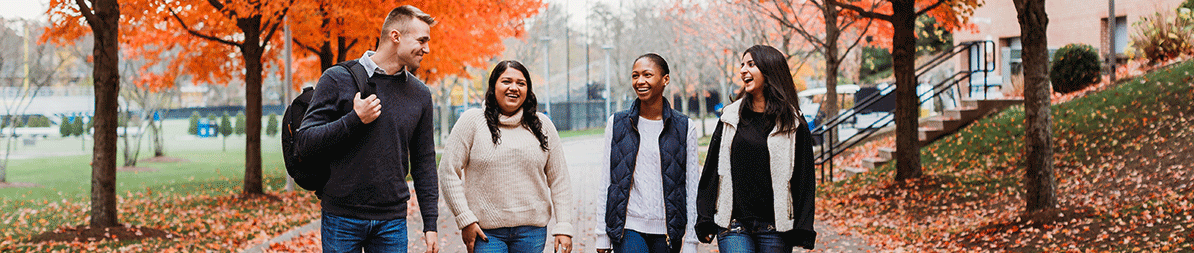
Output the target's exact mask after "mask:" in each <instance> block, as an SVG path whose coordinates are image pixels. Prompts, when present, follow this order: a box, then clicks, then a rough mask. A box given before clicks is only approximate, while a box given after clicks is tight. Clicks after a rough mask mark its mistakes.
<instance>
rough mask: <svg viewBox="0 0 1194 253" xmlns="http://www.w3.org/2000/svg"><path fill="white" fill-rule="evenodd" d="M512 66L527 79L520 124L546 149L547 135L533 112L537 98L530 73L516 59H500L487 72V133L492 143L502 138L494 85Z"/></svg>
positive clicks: (535, 110) (499, 113) (536, 109)
mask: <svg viewBox="0 0 1194 253" xmlns="http://www.w3.org/2000/svg"><path fill="white" fill-rule="evenodd" d="M509 68H514V69H516V70H518V71H519V72H522V76H523V77H525V78H526V79H527V92H526V94H525V95H524V96H526V100H523V101H522V106H520V107H521V108H522V126H523V127H526V128H527V129H530V130H531V133H534V134H535V139H539V148H540V149H543V151H547V136H546V135H543V123H542V122H540V121H539V115H537V114H535V113H536V112H537V111H538V110H539V100H538V99H535V93H534V92H532V90H533V89H532V88H531V87H534V86H532V85H531V73H530V72H528V71H527V68H526V67H525V66H522V63H520V62H518V61H511V60H507V61H502V62H499V63H498V64H497V66H494V67H493V71H492V72H490V73H489V88H488V89H486V90H485V124H486V125H488V126H489V134H490V135H491V136H493V144H494V145H496V144H498V142H499V139H501V138H502V132H501V130H500V129H498V125H499V124H501V122H499V120H498V117H499V115H501V113H502V109H501V107H498V102H497V94H495V91H494V86H495V85H497V80H498V77H501V76H502V73H505V72H506V69H509Z"/></svg>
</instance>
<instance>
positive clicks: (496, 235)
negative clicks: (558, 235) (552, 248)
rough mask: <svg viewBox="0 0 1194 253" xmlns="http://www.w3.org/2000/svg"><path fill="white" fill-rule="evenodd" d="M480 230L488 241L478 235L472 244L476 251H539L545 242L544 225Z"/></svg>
mask: <svg viewBox="0 0 1194 253" xmlns="http://www.w3.org/2000/svg"><path fill="white" fill-rule="evenodd" d="M481 232H484V233H485V236H486V237H488V238H489V241H488V242H486V241H482V240H481V237H480V236H478V237H477V241H476V244H474V246H473V249H474V251H475V252H476V253H507V252H509V253H540V252H543V246H544V244H545V243H547V228H546V227H534V226H518V227H508V228H495V229H482V230H481Z"/></svg>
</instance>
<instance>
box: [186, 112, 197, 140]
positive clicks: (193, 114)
mask: <svg viewBox="0 0 1194 253" xmlns="http://www.w3.org/2000/svg"><path fill="white" fill-rule="evenodd" d="M199 117H200V116H199V112H197V111H193V112H191V126H190V127H187V133H188V134H191V135H199Z"/></svg>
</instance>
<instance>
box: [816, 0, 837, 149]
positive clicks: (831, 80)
mask: <svg viewBox="0 0 1194 253" xmlns="http://www.w3.org/2000/svg"><path fill="white" fill-rule="evenodd" d="M838 12H840V10H838V8H837V6H835V5H833V3H829V2H826V3H825V7H824V8H822V9H821V14H822V16H824V17H825V45H822V46H823V47H824V48H823V49H822V51H821V52H822V53H824V54H825V100H824V101H821V111H820V112H818V114H820V115H817V123H818V124H820V125H825V123H826V122H829V119H832V118H833V117H836V116H837V113H838V111H840V109H839V107H840V106H839V105H838V104H837V101H838V98H837V95H838V94H837V74H838V68H839V67H841V65H842V63H841V61H839V60H838V48H837V41H838V38H839V37H841V34H842V31H841V28H839V27H837V18H838V17H837V15H838ZM826 130H830V131H828V132H829V133H833V131H832V130H833V129H826ZM824 141H825V142H826V143H828V144H829V145H832V144H834V143H837V137H836V136H833V134H830V136H829V137H827V138H825V139H824Z"/></svg>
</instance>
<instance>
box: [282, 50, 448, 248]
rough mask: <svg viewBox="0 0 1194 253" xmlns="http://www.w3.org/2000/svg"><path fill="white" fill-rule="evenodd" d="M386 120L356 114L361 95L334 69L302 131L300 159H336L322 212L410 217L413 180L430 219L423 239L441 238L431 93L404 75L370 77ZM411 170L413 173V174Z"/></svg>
mask: <svg viewBox="0 0 1194 253" xmlns="http://www.w3.org/2000/svg"><path fill="white" fill-rule="evenodd" d="M369 85H374V87H375V88H374V90H375V91H376V95H377V98H378V99H380V100H381V115H379V116H378V118H377V119H376V120H374V121H373V122H370V123H369V124H364V123H362V122H361V119H360V118H359V117H358V116H357V114H356V112H355V111H353V109H352V105H353V96H354V95H355V94H356V93H357V92H358V91H357V86H356V83H355V82H353V79H352V76H351V73H349V71H348V70H347V69H345V68H339V67H332V68H329V69H328V70H327V71H325V72H324V73H323V76H322V77H320V78H319V83H318V84H317V85H316V86H315V93H314V96H312V98H311V106H310V107H309V108H308V109H307V115H306V117H305V118H304V119H303V124H302V126H301V127H300V128H299V131H298V150H299V155H300V157H312V156H320V157H324V158H327V159H329V161H330V162H329V163H330V170H331V176H330V178H329V179H328V182H327V184H326V185H325V186H324V187H323V192H322V195H321V196H320V199H321V202H320V204H321V206H322V207H323V211H324V212H326V213H328V214H332V215H336V216H343V217H349V218H356V219H368V220H388V219H396V218H404V217H406V202H407V200H409V199H410V190H409V189H408V188H407V186H406V180H405V178H406V175H407V172H408V171H409V172H410V175H411V178H412V179H414V187H415V191H416V193H417V195H418V200H419V210H420V212H421V213H422V217H423V231H435V227H436V224H437V222H436V219H437V218H438V216H439V211H438V210H437V209H436V204H437V200H438V198H439V190H438V189H439V186H438V178H437V176H436V171H435V143H434V139H433V133H432V103H431V93H430V91H429V90H428V89H427V86H426V85H424V84H423V82H422V81H419V80H418V79H416V78H414V76H411V75H409V74H408V73H407V72H405V71H403V72H401V73H398V75H385V74H381V73H374V74H373V76H371V77H369ZM407 165H409V167H407Z"/></svg>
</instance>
